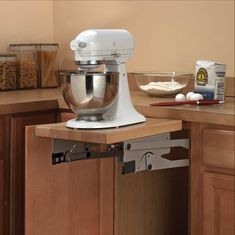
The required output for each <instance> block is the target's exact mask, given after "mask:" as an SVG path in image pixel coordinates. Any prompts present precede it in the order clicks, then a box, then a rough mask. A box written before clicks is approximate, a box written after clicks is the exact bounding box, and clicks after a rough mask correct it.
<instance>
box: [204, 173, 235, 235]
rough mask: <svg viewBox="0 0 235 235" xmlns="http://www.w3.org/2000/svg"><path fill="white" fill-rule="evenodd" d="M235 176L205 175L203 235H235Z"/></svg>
mask: <svg viewBox="0 0 235 235" xmlns="http://www.w3.org/2000/svg"><path fill="white" fill-rule="evenodd" d="M234 188H235V179H234V176H229V175H222V174H215V173H204V175H203V235H234V234H235V232H234V228H235V227H234V226H235V223H234V220H235V215H234V206H235V204H234V200H235V199H234V196H235V194H234Z"/></svg>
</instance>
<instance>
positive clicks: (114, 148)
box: [52, 133, 190, 174]
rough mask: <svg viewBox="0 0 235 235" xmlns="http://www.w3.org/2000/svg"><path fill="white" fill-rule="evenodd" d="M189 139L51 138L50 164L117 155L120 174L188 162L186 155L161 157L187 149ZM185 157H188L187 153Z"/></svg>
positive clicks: (171, 166) (166, 136) (176, 165)
mask: <svg viewBox="0 0 235 235" xmlns="http://www.w3.org/2000/svg"><path fill="white" fill-rule="evenodd" d="M189 143H190V142H189V139H173V140H171V139H170V133H166V134H161V135H157V136H153V137H147V138H146V137H145V138H141V139H136V140H132V141H127V142H124V143H117V144H109V145H102V147H101V145H100V144H93V143H84V142H76V141H70V140H61V139H54V140H53V153H52V164H53V165H54V164H59V163H63V162H71V161H77V160H85V159H96V158H107V157H119V160H120V161H121V162H123V170H122V173H123V174H127V173H134V172H139V171H145V170H148V171H149V170H159V169H167V168H175V167H184V166H188V165H189V159H188V158H186V159H185V158H182V159H177V160H175V159H174V160H170V159H167V158H164V155H166V154H169V153H170V151H171V148H174V147H181V148H184V149H189V148H190V146H189ZM187 157H188V156H187Z"/></svg>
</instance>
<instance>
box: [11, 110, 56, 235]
mask: <svg viewBox="0 0 235 235" xmlns="http://www.w3.org/2000/svg"><path fill="white" fill-rule="evenodd" d="M54 122H56V114H55V112H53V111H51V112H45V113H34V114H24V115H21V116H16V117H13V118H12V119H11V204H12V211H11V219H12V221H11V231H12V232H11V234H12V235H23V234H24V155H25V149H24V146H25V126H28V125H36V124H46V123H54Z"/></svg>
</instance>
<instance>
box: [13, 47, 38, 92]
mask: <svg viewBox="0 0 235 235" xmlns="http://www.w3.org/2000/svg"><path fill="white" fill-rule="evenodd" d="M9 52H14V53H15V54H16V56H17V70H18V73H17V88H18V89H30V88H31V89H32V88H37V84H38V71H39V67H38V45H36V44H10V45H9Z"/></svg>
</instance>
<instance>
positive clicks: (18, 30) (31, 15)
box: [0, 0, 54, 53]
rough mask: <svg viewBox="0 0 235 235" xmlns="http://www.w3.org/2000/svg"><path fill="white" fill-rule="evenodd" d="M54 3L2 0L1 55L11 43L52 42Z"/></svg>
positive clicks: (0, 9)
mask: <svg viewBox="0 0 235 235" xmlns="http://www.w3.org/2000/svg"><path fill="white" fill-rule="evenodd" d="M52 13H53V3H52V1H49V0H47V1H9V0H8V1H2V0H0V53H5V52H6V48H7V46H8V44H9V43H26V42H52V41H53V40H54V39H53V14H52Z"/></svg>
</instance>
